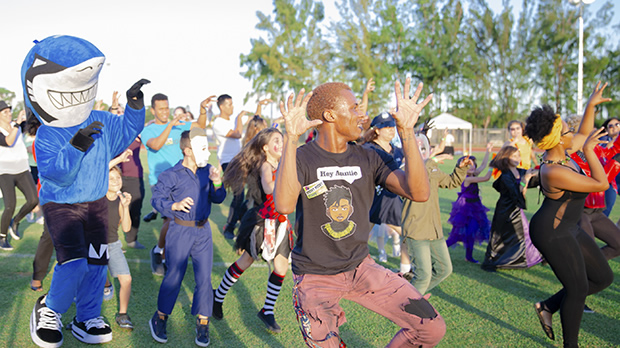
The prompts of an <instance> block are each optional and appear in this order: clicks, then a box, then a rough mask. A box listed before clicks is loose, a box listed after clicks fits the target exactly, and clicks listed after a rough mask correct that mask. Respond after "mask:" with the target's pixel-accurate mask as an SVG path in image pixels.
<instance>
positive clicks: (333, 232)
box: [274, 79, 446, 347]
mask: <svg viewBox="0 0 620 348" xmlns="http://www.w3.org/2000/svg"><path fill="white" fill-rule="evenodd" d="M404 87H405V88H404V96H403V93H402V92H401V86H400V83H399V82H398V81H397V82H396V84H395V92H396V100H397V109H396V112H395V113H394V115H393V117H394V118H395V120H396V125H397V129H398V133H399V135H400V137H401V139H402V143H403V151H404V154H405V170H404V171H403V170H401V169H398V165H397V164H396V163H395V162H394V161H393V160H391V159H389V158H384V157H382V156H380V155H379V154H378V153H377V152H375V151H373V150H371V149H366V148H363V147H361V146H357V145H352V144H349V142H350V141H354V140H356V139H358V138H359V137H360V135H361V134H362V131H363V123H364V122H366V120H367V119H366V117H365V116H364V115H362V114H360V113H359V105H358V103H357V99H356V98H355V96H354V95H353V92H352V91H351V89H350V88H349V87H348V86H347V85H345V84H343V83H327V84H323V85H321V86H319V87H317V88H316V89H315V90H314V91H313V92H312V93H309V94H308V95H306V96H305V97H304V90H303V89H302V90H301V91H300V92H299V94H298V95H297V98H296V100H293V99H294V97H293V95H291V96H290V97H289V98H288V101H287V107H285V105H284V103H280V110H281V112H282V115H283V117H284V119H285V124H286V131H287V134H288V136H287V139H286V142H285V147H284V151H283V156H282V159H281V162H280V166H279V168H278V172H277V175H276V185H275V191H274V198H275V205H276V210H277V211H278V212H280V213H282V214H288V213H292V212H293V211H294V210H295V207H296V206H297V212H296V219H297V221H296V230H297V235H298V238H297V241H296V244H295V248H294V250H293V252H292V254H291V257H292V268H293V278H294V281H295V285H294V288H293V302H294V306H295V312H296V314H297V317H298V320H299V322H300V326H301V331H302V334H303V337H304V340H305V342H306V344H307V345H308V346H312V347H314V346H321V347H338V346H339V345H341V344H344V342H342V339H341V338H340V335H339V331H338V327H339V326H340V325H342V324H343V323H344V322H345V321H346V319H345V315H344V311H343V310H342V308H341V307H340V305H339V304H338V302H339V301H340V299H341V298H346V299H348V300H351V301H354V302H356V303H358V304H360V305H362V306H364V307H366V308H368V309H370V310H372V311H374V312H376V313H378V314H380V315H383V316H385V317H386V318H388V319H390V320H391V321H393V322H394V323H396V324H397V325H398V326H400V327H401V328H402V329H401V330H400V331H398V333H396V335H395V336H394V338H393V339H392V341H391V342H390V343H389V346H394V347H406V346H419V345H423V346H434V345H436V344H437V343H439V341H441V339H442V338H443V335H444V334H445V330H446V326H445V322H444V320H443V318H442V317H441V316H440V315H439V314H438V313H437V311H435V309H434V308H433V307H432V306H431V305H430V303H428V301H427V298H424V297H422V295H421V294H420V293H419V292H418V291H417V290H416V289H415V288H414V287H413V285H411V284H410V283H409V282H408V281H407V280H405V279H404V278H402V276H401V275H400V274H396V273H393V272H391V271H389V270H386V269H385V268H383V267H382V266H380V265H377V264H376V263H375V262H374V261H373V259H372V258H371V257H370V256H369V255H368V235H369V233H370V222H369V218H368V214H369V211H370V205H371V203H372V198H373V195H374V189H375V186H376V185H381V186H384V187H385V188H387V189H388V190H390V191H391V192H393V193H396V194H398V195H400V196H403V197H406V198H408V199H410V200H413V201H425V200H427V199H428V196H429V185H428V177H427V175H426V170H425V168H424V163H423V162H422V158H421V156H420V152H419V150H418V146H417V142H416V139H415V135H414V132H413V127H414V125H415V123H416V122H417V120H418V116H419V114H420V112H421V111H422V109H423V108H424V106H425V105H426V104H427V103H428V102H429V101H430V100H431V98H432V96H430V95H429V96H428V97H426V99H424V101H423V102H422V103H420V104H417V102H416V101H417V99H418V98H419V96H420V93H421V91H422V84H420V85H419V86H418V88H417V90H416V91H415V94H414V96H413V98H409V87H410V80H409V79H407V82H406V83H405V86H404ZM306 111H307V113H308V116H309V117H310V120H308V119H307V118H306ZM315 126H316V127H317V129H318V134H317V136H316V139H315V140H314V141H312V142H310V143H308V144H306V145H303V146H301V147H300V148H299V149H297V143H298V140H299V137H300V136H301V135H302V134H303V133H304V132H306V131H307V130H308V129H310V128H312V127H315Z"/></svg>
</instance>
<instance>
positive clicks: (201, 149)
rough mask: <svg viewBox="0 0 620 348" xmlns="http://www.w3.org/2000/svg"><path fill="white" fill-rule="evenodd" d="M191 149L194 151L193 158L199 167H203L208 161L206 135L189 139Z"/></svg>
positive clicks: (208, 153) (209, 154)
mask: <svg viewBox="0 0 620 348" xmlns="http://www.w3.org/2000/svg"><path fill="white" fill-rule="evenodd" d="M190 144H191V145H192V151H193V152H194V160H195V161H196V165H197V166H198V167H199V168H202V167H205V166H206V165H207V164H208V163H209V156H211V152H209V141H208V140H207V137H206V136H197V137H193V138H192V139H191V140H190Z"/></svg>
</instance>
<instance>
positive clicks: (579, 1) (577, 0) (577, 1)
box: [569, 0, 594, 115]
mask: <svg viewBox="0 0 620 348" xmlns="http://www.w3.org/2000/svg"><path fill="white" fill-rule="evenodd" d="M569 1H570V3H571V4H573V5H578V6H579V63H578V66H577V114H578V115H581V112H582V102H581V100H582V99H583V5H584V4H585V5H589V4H591V3H593V2H594V0H569Z"/></svg>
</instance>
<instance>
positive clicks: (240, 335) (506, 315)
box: [0, 160, 620, 347]
mask: <svg viewBox="0 0 620 348" xmlns="http://www.w3.org/2000/svg"><path fill="white" fill-rule="evenodd" d="M454 162H455V161H454V160H452V161H447V162H446V163H445V164H443V165H442V166H441V168H442V169H443V170H444V171H447V172H450V171H451V170H452V168H453V166H454ZM144 163H146V162H144ZM480 186H481V192H482V201H483V203H484V204H485V205H486V206H487V207H489V208H491V209H493V207H494V206H495V202H496V200H497V198H498V196H499V195H498V193H496V192H495V191H494V190H493V188H492V187H491V182H489V183H483V184H481V185H480ZM457 191H458V190H451V191H450V190H440V204H441V212H442V221H444V233H445V234H449V232H450V228H451V226H450V225H449V224H448V223H447V222H446V221H447V219H448V216H449V213H450V209H451V203H452V202H453V201H454V200H455V199H456V195H457ZM147 198H148V199H150V191H149V190H148V189H147ZM230 200H231V197H230V196H229V197H228V198H227V200H226V201H225V202H224V204H222V205H214V207H213V210H212V213H211V227H212V229H213V231H214V233H213V235H214V243H215V245H214V251H215V254H214V255H215V256H214V260H213V261H214V267H213V277H212V282H213V286H214V287H216V286H217V285H218V284H219V281H220V280H221V277H222V274H223V273H224V271H225V270H226V268H227V266H228V265H229V264H230V263H232V262H234V261H235V260H236V259H237V255H236V254H235V253H234V251H233V250H232V241H229V240H226V239H224V237H223V236H222V234H221V233H220V232H219V231H220V229H221V227H222V226H223V225H224V222H225V220H226V215H227V212H228V206H229V204H230ZM541 201H542V198H541ZM21 202H23V200H20V202H19V204H21ZM539 205H540V203H539V202H538V190H537V189H530V190H529V191H528V210H527V215H528V217H531V216H532V214H533V213H534V212H535V211H536V209H537V208H538V206H539ZM0 207H2V203H0ZM2 208H3V207H2ZM149 210H150V204H149V201H148V200H145V204H144V206H143V212H144V213H147V212H148V211H149ZM491 217H492V211H491V212H489V219H491ZM619 217H620V203H619V204H617V205H616V208H615V209H614V211H613V212H612V216H611V218H612V220H614V221H616V220H617V219H618V218H619ZM160 227H161V219H158V220H155V221H152V222H150V223H142V225H141V229H140V234H139V240H140V241H141V242H142V244H144V245H145V246H147V249H145V250H134V249H131V248H128V249H127V253H126V254H125V256H126V257H127V259H128V262H129V266H130V268H131V272H132V277H133V288H132V298H131V302H130V304H129V314H130V316H131V318H132V320H133V323H134V326H135V329H134V330H133V331H132V332H130V331H124V330H122V329H120V328H118V326H117V325H116V324H115V323H114V314H115V313H116V311H117V298H115V299H114V300H112V301H107V302H104V305H103V315H105V316H106V318H107V319H108V320H109V321H110V322H111V323H112V324H111V325H112V329H113V331H114V340H113V341H112V342H111V343H109V344H107V345H106V346H108V347H153V346H159V345H158V344H157V343H156V342H155V341H154V340H153V339H152V338H151V335H150V331H149V328H148V324H147V321H148V320H149V318H150V317H151V316H152V314H153V311H155V308H156V304H157V293H158V290H159V285H160V283H161V280H162V278H161V277H156V276H153V275H152V274H151V270H150V265H149V250H150V248H151V247H152V246H153V245H154V244H155V242H156V237H157V236H158V235H159V228H160ZM20 229H21V230H22V231H23V232H24V235H25V236H24V238H23V239H22V240H20V241H12V242H11V243H12V245H13V247H14V248H15V250H13V251H11V252H5V251H2V252H0V270H2V271H1V272H0V284H1V285H0V287H1V289H2V291H0V308H2V311H1V312H0V313H1V314H0V319H1V324H0V342H1V343H0V347H29V346H33V344H32V342H31V339H30V334H29V330H28V322H29V318H30V313H31V311H32V307H33V304H34V302H35V300H36V299H37V297H38V296H40V295H41V293H35V292H33V291H31V290H30V288H29V285H28V284H29V281H30V278H31V274H32V257H33V255H34V253H35V250H36V247H37V242H38V240H39V237H40V235H41V231H42V226H40V225H36V224H28V223H27V222H26V221H25V220H24V221H23V222H22V224H21V225H20ZM387 244H388V245H389V244H390V243H387ZM485 250H486V244H483V245H481V246H477V247H476V250H475V251H474V257H475V258H476V259H478V260H482V258H483V255H484V251H485ZM370 252H371V254H373V255H376V254H377V249H376V245H375V244H374V242H373V243H371V245H370ZM450 252H451V254H452V260H453V264H454V273H453V274H452V275H451V276H450V277H449V278H448V279H447V280H446V281H444V282H443V283H442V284H441V285H439V286H438V287H437V288H435V289H433V290H432V291H431V293H432V297H431V299H430V301H431V303H432V304H433V305H434V306H435V307H436V308H437V309H438V310H439V312H440V313H441V314H442V315H443V317H444V318H445V320H446V323H447V325H448V331H447V334H446V336H445V338H444V339H443V341H442V342H441V344H440V346H441V347H473V346H483V347H552V346H560V345H561V341H562V340H561V337H562V335H561V327H560V320H559V315H556V316H555V317H554V319H555V325H554V329H555V332H556V337H558V338H556V341H555V342H552V341H549V340H548V339H547V338H546V336H545V335H544V333H543V331H542V330H541V328H540V324H539V323H538V319H537V318H536V315H535V313H534V310H533V306H532V304H533V303H534V302H536V301H537V300H540V299H543V298H545V297H547V296H549V295H550V294H552V293H554V292H555V291H557V290H558V289H559V288H560V285H559V282H558V281H557V280H556V278H555V277H554V275H553V273H552V272H551V270H550V268H549V267H543V266H535V267H533V268H531V269H529V270H521V271H499V272H496V273H487V272H484V271H482V270H481V269H480V268H479V267H478V266H476V265H473V264H470V263H467V262H465V260H464V257H465V256H464V250H463V248H462V246H460V245H459V246H457V247H456V248H454V249H451V250H450ZM388 255H391V250H390V247H389V246H388ZM610 264H611V267H612V269H613V271H614V274H615V276H616V279H618V278H619V276H620V262H619V260H618V259H616V260H612V261H610ZM51 265H52V264H50V266H51ZM398 265H399V259H396V258H389V260H388V262H387V263H386V264H385V266H386V267H388V268H392V269H395V268H398ZM268 274H269V269H268V268H267V266H266V264H265V263H256V264H255V265H254V266H253V267H251V268H250V269H249V270H247V271H246V272H245V273H244V275H243V277H242V278H241V280H240V281H239V282H237V284H236V285H235V286H234V287H233V288H232V290H231V291H230V292H229V294H228V296H227V297H226V302H225V303H224V320H222V321H214V322H212V323H211V325H210V333H211V345H210V346H212V347H301V346H303V345H304V343H303V340H302V338H301V334H300V333H299V329H298V326H297V321H296V319H295V315H294V312H293V308H292V304H291V286H292V284H291V277H290V272H289V274H288V275H287V278H286V279H285V281H284V285H283V289H282V292H281V295H280V298H279V300H278V302H277V305H276V317H277V319H278V323H279V324H280V325H281V326H282V329H283V332H282V334H279V335H271V334H269V333H268V332H267V331H266V330H265V328H264V325H263V324H262V322H261V321H260V320H259V319H258V318H257V317H256V313H257V312H258V310H259V309H260V308H261V307H262V304H263V301H264V296H265V289H266V283H267V277H268ZM51 277H52V270H51V269H50V274H49V275H48V276H47V278H46V279H45V280H44V289H45V291H47V290H48V289H49V284H50V280H51ZM619 284H620V283H619V281H618V280H616V281H614V283H613V284H612V285H611V286H610V287H609V288H608V289H606V290H605V291H603V292H602V293H600V294H597V295H594V296H591V297H589V298H588V300H587V303H588V305H589V306H590V307H592V308H593V309H594V310H595V311H596V313H594V314H584V316H583V320H582V325H581V332H580V344H581V346H582V347H617V346H620V285H619ZM116 285H118V283H116ZM193 288H194V278H193V272H192V268H191V264H190V267H189V268H188V273H187V275H186V277H185V280H184V282H183V289H182V291H181V293H180V295H179V298H178V301H177V305H176V307H175V309H174V312H173V313H172V315H171V316H170V318H169V320H168V346H169V347H193V346H195V345H194V325H195V319H194V318H193V317H192V315H191V313H190V312H191V300H192V292H193ZM116 293H117V292H115V297H116ZM342 306H343V308H344V309H345V311H346V314H347V319H348V322H347V323H346V324H344V325H343V326H342V327H341V335H342V337H343V339H344V341H345V342H346V343H347V344H348V346H349V347H382V346H385V345H386V344H387V343H388V342H389V341H390V339H391V337H392V336H393V335H394V334H395V333H396V331H398V327H396V325H394V324H393V323H391V322H390V321H388V320H386V319H384V318H383V317H380V316H378V315H376V314H374V313H372V312H370V311H368V310H366V309H364V308H361V307H359V306H358V305H356V304H353V303H351V302H348V301H343V302H342ZM74 314H75V308H74V307H72V308H71V309H70V310H69V311H68V312H67V313H66V314H64V315H63V318H62V319H63V322H64V323H68V322H69V321H70V320H71V319H72V318H73V316H74ZM77 346H85V345H84V344H81V343H80V342H78V341H77V340H76V339H75V338H74V337H73V336H72V335H71V333H70V332H69V331H65V342H64V347H77Z"/></svg>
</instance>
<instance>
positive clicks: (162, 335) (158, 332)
mask: <svg viewBox="0 0 620 348" xmlns="http://www.w3.org/2000/svg"><path fill="white" fill-rule="evenodd" d="M167 321H168V316H167V315H163V316H160V315H159V313H157V311H155V314H153V317H152V318H151V320H149V327H150V328H151V336H153V339H154V340H155V341H157V342H159V343H166V342H168V335H166V322H167Z"/></svg>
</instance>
